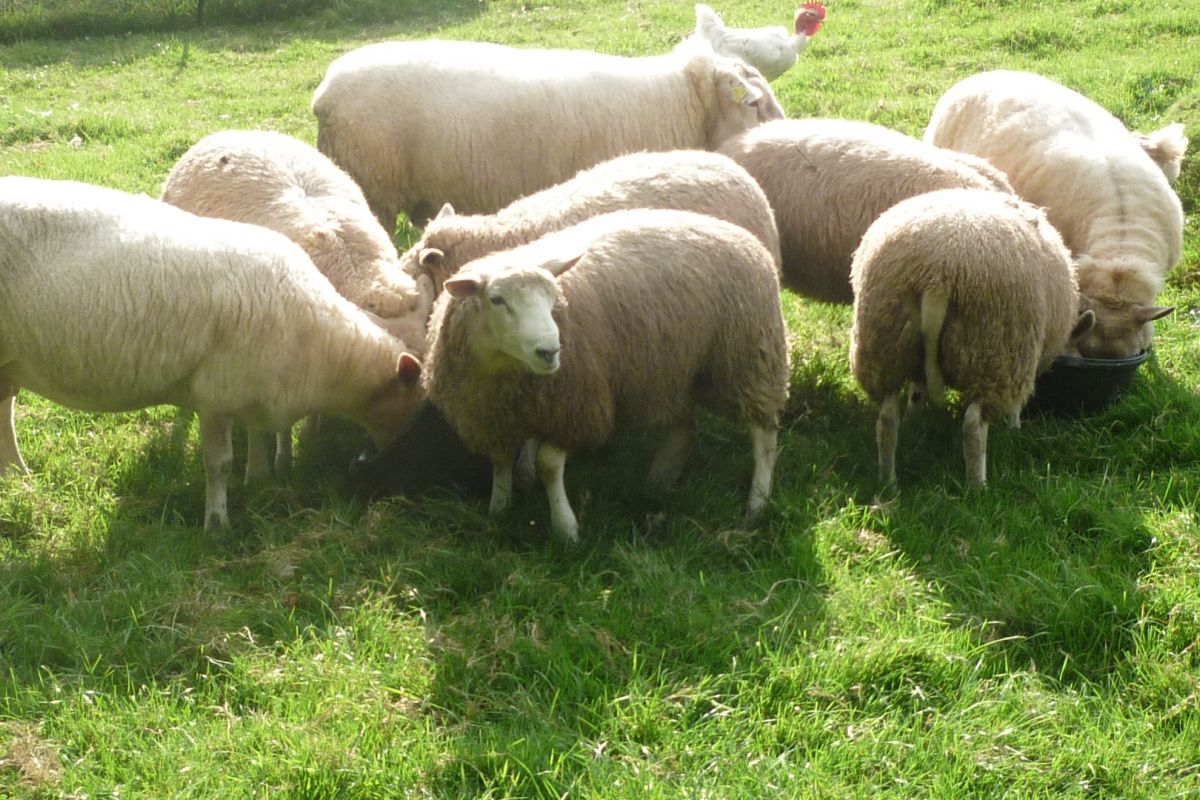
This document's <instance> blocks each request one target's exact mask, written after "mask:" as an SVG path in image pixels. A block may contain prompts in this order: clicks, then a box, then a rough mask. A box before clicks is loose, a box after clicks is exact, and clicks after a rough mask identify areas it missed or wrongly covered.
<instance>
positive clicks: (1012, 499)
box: [882, 360, 1200, 684]
mask: <svg viewBox="0 0 1200 800" xmlns="http://www.w3.org/2000/svg"><path fill="white" fill-rule="evenodd" d="M937 416H938V417H940V418H937V419H931V418H926V419H921V420H918V421H915V424H913V425H910V426H905V425H902V427H901V453H905V454H906V456H905V457H904V458H902V459H901V460H900V463H901V466H900V468H899V480H900V485H901V492H900V495H899V497H898V498H897V499H896V500H895V501H894V502H893V503H892V504H891V505H890V507H889V513H888V515H887V522H886V523H885V525H884V530H883V531H882V532H883V533H885V534H886V535H887V536H888V537H889V538H890V539H891V541H893V542H894V543H895V544H896V545H897V546H899V547H900V548H901V549H902V551H903V552H904V554H905V556H906V557H907V560H908V561H909V563H911V564H912V565H913V567H914V569H916V570H917V571H918V572H919V573H920V574H921V575H922V577H923V578H924V579H926V580H928V581H930V582H932V583H933V584H935V585H937V586H938V587H939V588H940V594H941V597H942V598H943V599H944V600H945V601H946V602H948V603H949V604H950V605H951V606H952V608H953V609H954V612H953V613H954V614H955V616H956V617H957V618H958V620H959V622H960V623H961V624H963V625H966V626H968V627H970V628H978V629H979V630H980V631H981V641H982V642H984V643H986V644H987V645H988V647H987V650H988V652H989V653H990V656H991V658H992V661H993V663H994V665H995V666H996V668H997V669H1008V668H1011V667H1017V668H1028V669H1032V670H1034V671H1035V672H1038V673H1041V674H1043V675H1048V676H1052V677H1054V678H1057V679H1060V680H1063V681H1066V682H1068V683H1073V682H1076V681H1081V682H1083V683H1085V684H1087V683H1093V684H1094V683H1102V682H1104V681H1105V679H1106V677H1107V676H1108V675H1110V674H1111V673H1113V672H1114V671H1116V670H1118V669H1120V668H1122V666H1123V665H1124V664H1125V662H1126V659H1127V657H1128V656H1129V655H1130V654H1131V650H1132V648H1133V646H1134V643H1135V638H1136V636H1137V633H1138V626H1139V620H1140V619H1141V617H1142V615H1143V613H1144V604H1145V603H1146V600H1147V598H1146V596H1145V594H1144V592H1143V591H1142V589H1141V588H1140V587H1141V584H1142V581H1143V579H1144V577H1145V576H1146V575H1147V574H1148V572H1149V571H1150V570H1151V568H1152V561H1153V556H1152V551H1153V549H1154V547H1155V544H1156V527H1155V521H1154V519H1152V516H1153V515H1154V514H1155V512H1156V510H1157V509H1161V508H1164V507H1190V506H1191V505H1192V504H1194V502H1195V500H1196V498H1197V495H1198V493H1200V473H1198V472H1197V470H1196V467H1197V465H1198V464H1200V401H1198V400H1197V398H1196V397H1195V396H1194V394H1193V393H1192V392H1191V391H1190V390H1189V389H1187V388H1186V387H1184V386H1181V385H1179V384H1178V383H1177V382H1176V381H1174V380H1173V379H1172V378H1171V377H1170V376H1169V375H1167V374H1165V373H1164V372H1163V371H1162V370H1161V369H1159V368H1158V366H1157V363H1156V362H1154V361H1153V360H1152V361H1151V362H1148V363H1147V365H1146V366H1145V367H1143V370H1142V373H1141V374H1140V376H1139V377H1138V379H1137V381H1136V383H1135V385H1134V387H1133V388H1132V389H1131V391H1130V393H1129V394H1128V395H1127V396H1126V397H1125V398H1123V399H1122V400H1121V401H1120V402H1119V403H1117V404H1115V405H1114V406H1112V407H1110V408H1109V409H1107V410H1106V411H1104V412H1102V413H1100V414H1098V415H1096V416H1093V417H1090V418H1085V419H1078V420H1072V419H1065V418H1059V417H1053V416H1047V417H1039V418H1034V419H1031V420H1027V421H1025V422H1024V423H1023V424H1022V428H1021V430H1019V431H1013V430H1010V429H1006V428H1004V427H1003V426H999V425H997V426H993V428H992V432H991V435H990V437H989V453H988V469H989V488H988V489H987V490H986V491H985V492H976V491H968V490H967V489H966V487H965V486H964V483H963V477H962V459H961V455H957V454H956V453H954V454H951V453H953V448H957V447H958V446H959V443H960V441H961V427H960V425H961V420H960V419H959V417H958V416H957V415H956V416H953V417H951V415H950V414H946V413H944V412H943V413H940V414H938V415H937ZM1185 420H1197V421H1198V422H1191V423H1189V422H1186V421H1185ZM934 425H938V426H941V427H942V430H941V431H940V432H934V431H932V430H931V429H930V426H934ZM906 427H907V428H909V430H908V431H906ZM947 439H950V440H952V441H947ZM906 440H907V441H906ZM931 441H932V442H934V445H933V447H934V448H936V449H937V450H941V451H944V452H947V453H948V456H947V457H942V458H938V459H937V462H938V463H936V464H931V463H930V459H928V458H920V459H919V460H917V459H916V457H919V456H928V455H929V452H930V446H929V445H930V442H931ZM906 462H907V463H906Z"/></svg>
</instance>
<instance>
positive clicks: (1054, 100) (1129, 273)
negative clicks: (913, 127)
mask: <svg viewBox="0 0 1200 800" xmlns="http://www.w3.org/2000/svg"><path fill="white" fill-rule="evenodd" d="M925 141H927V142H929V143H931V144H935V145H938V146H939V147H949V148H953V149H955V150H961V151H963V152H966V153H972V154H974V155H977V156H981V157H983V158H986V159H987V160H988V161H990V162H991V163H992V164H993V165H995V166H996V167H998V168H999V169H1001V170H1003V171H1004V173H1005V174H1006V175H1007V176H1008V179H1009V181H1010V182H1011V183H1012V186H1013V189H1014V190H1015V191H1016V192H1017V194H1019V195H1020V196H1021V197H1023V198H1024V199H1026V200H1028V201H1029V202H1030V203H1033V204H1034V205H1037V206H1041V207H1042V208H1044V209H1045V210H1046V215H1047V216H1048V217H1049V218H1050V222H1051V224H1053V225H1054V227H1055V228H1057V229H1058V232H1059V233H1060V234H1062V238H1063V241H1064V242H1066V244H1067V247H1068V248H1070V250H1071V253H1072V254H1073V255H1074V257H1075V261H1076V264H1077V267H1076V270H1077V280H1078V283H1079V291H1080V292H1081V293H1082V294H1083V295H1084V296H1085V297H1087V298H1089V299H1090V300H1091V303H1092V307H1093V309H1094V310H1095V312H1096V325H1095V327H1094V328H1093V329H1092V331H1091V332H1090V333H1089V334H1088V335H1087V336H1085V337H1084V338H1083V339H1081V340H1080V342H1079V350H1080V352H1081V353H1082V354H1083V355H1085V356H1091V357H1096V358H1124V357H1128V356H1132V355H1136V354H1137V353H1139V352H1141V351H1143V350H1145V349H1146V348H1148V347H1149V346H1150V342H1151V339H1152V337H1153V335H1154V324H1153V321H1154V320H1156V319H1160V318H1161V317H1163V316H1165V315H1167V314H1169V313H1170V312H1171V311H1172V310H1173V309H1171V308H1162V307H1158V306H1155V305H1154V299H1155V297H1156V296H1157V295H1158V293H1159V291H1161V290H1162V287H1163V283H1164V282H1165V280H1166V276H1167V273H1168V272H1169V271H1170V270H1171V267H1173V266H1174V265H1175V263H1176V262H1177V261H1179V257H1180V252H1181V250H1182V247H1183V209H1182V207H1181V206H1180V203H1179V198H1178V197H1177V196H1176V195H1175V192H1174V191H1173V190H1172V189H1171V184H1170V180H1169V179H1170V178H1172V177H1173V176H1176V175H1178V174H1179V161H1180V159H1182V157H1183V153H1184V150H1185V148H1186V146H1187V140H1186V139H1184V138H1183V133H1182V128H1181V127H1172V126H1167V127H1166V128H1163V129H1162V130H1160V131H1158V132H1156V133H1155V134H1151V135H1150V136H1149V137H1146V138H1145V139H1142V138H1139V137H1138V136H1137V135H1135V134H1132V133H1130V131H1129V130H1128V129H1126V127H1125V126H1124V125H1123V124H1122V123H1121V121H1120V120H1118V119H1117V118H1116V117H1114V116H1113V115H1112V114H1110V113H1108V111H1106V110H1104V109H1103V108H1101V107H1100V106H1099V105H1097V104H1096V103H1094V102H1092V101H1091V100H1089V99H1088V98H1086V97H1084V96H1083V95H1081V94H1079V93H1078V92H1075V91H1073V90H1071V89H1068V88H1066V87H1065V86H1062V85H1061V84H1058V83H1055V82H1054V81H1052V80H1049V79H1047V78H1043V77H1041V76H1039V75H1033V74H1030V73H1026V72H1008V71H995V72H983V73H980V74H978V75H973V76H971V77H969V78H966V79H964V80H962V81H960V82H959V83H957V84H955V85H954V86H953V87H951V88H950V90H949V91H947V92H946V94H944V95H943V96H942V98H941V99H940V100H938V102H937V105H936V106H935V107H934V109H933V117H932V119H931V120H930V122H929V127H928V128H927V129H926V131H925ZM1156 159H1157V160H1156Z"/></svg>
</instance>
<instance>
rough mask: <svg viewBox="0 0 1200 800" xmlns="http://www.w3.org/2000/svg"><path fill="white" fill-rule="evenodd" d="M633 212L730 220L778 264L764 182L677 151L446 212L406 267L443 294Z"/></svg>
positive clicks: (717, 158)
mask: <svg viewBox="0 0 1200 800" xmlns="http://www.w3.org/2000/svg"><path fill="white" fill-rule="evenodd" d="M627 208H674V209H678V210H680V211H695V212H697V213H701V214H707V215H709V216H712V217H717V218H719V219H724V220H727V221H729V222H732V223H734V224H735V225H740V226H742V227H743V228H745V229H747V230H748V231H750V232H751V233H753V234H754V235H755V236H756V237H758V240H759V241H761V242H762V243H763V246H764V247H766V248H767V250H768V252H770V253H771V254H772V256H773V257H774V259H775V261H776V263H778V262H779V234H778V233H777V232H776V230H775V217H774V215H773V214H772V212H771V206H770V204H769V203H768V202H767V198H766V195H764V194H763V191H762V188H761V187H759V185H758V183H756V182H755V180H754V179H753V178H751V177H750V176H749V175H748V174H746V171H745V170H744V169H742V168H741V167H739V166H738V165H737V164H735V163H733V162H732V161H731V160H729V159H728V158H726V157H725V156H722V155H718V154H717V153H710V152H707V151H705V150H672V151H668V152H664V153H631V154H629V155H624V156H618V157H616V158H614V159H611V160H610V161H605V162H603V163H601V164H598V165H596V166H594V167H591V168H590V169H587V170H584V171H582V172H580V173H579V174H578V175H576V176H575V177H574V178H572V179H570V180H568V181H566V182H564V183H560V184H557V185H555V186H551V187H550V188H548V189H543V190H542V191H540V192H537V193H535V194H531V195H529V196H528V197H523V198H521V199H520V200H516V201H514V202H513V203H511V204H510V205H508V206H506V207H505V208H503V209H501V210H500V211H497V212H496V213H495V214H486V215H484V214H479V215H463V214H455V213H454V210H453V209H452V208H451V207H450V206H443V208H442V211H441V212H440V213H439V214H438V215H437V217H435V218H434V219H433V220H432V221H430V223H429V224H428V225H427V226H426V227H425V230H424V231H423V232H422V235H421V239H420V241H418V242H417V243H416V244H415V245H413V246H412V247H411V248H410V249H409V250H408V252H407V253H405V254H404V255H403V256H402V257H401V264H402V265H403V267H404V269H406V270H408V271H409V272H411V273H412V274H414V275H421V274H427V275H429V276H430V277H431V278H432V279H433V282H434V285H435V286H436V287H437V290H438V291H441V287H442V283H443V282H444V281H445V280H446V278H448V277H450V276H451V275H453V274H454V273H455V272H457V271H458V269H459V267H461V266H462V265H463V264H465V263H467V262H468V261H471V260H473V259H476V258H479V257H480V256H484V255H487V254H488V253H492V252H495V251H497V250H507V249H508V248H510V247H515V246H517V245H519V244H525V243H526V242H531V241H533V240H534V239H537V238H538V237H540V236H542V235H544V234H546V233H549V232H551V231H555V230H559V229H561V228H566V227H569V226H571V225H574V224H576V223H578V222H582V221H583V220H585V219H588V218H589V217H594V216H597V215H598V214H603V213H606V212H609V211H620V210H622V209H627Z"/></svg>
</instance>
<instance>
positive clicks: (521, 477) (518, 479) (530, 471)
mask: <svg viewBox="0 0 1200 800" xmlns="http://www.w3.org/2000/svg"><path fill="white" fill-rule="evenodd" d="M537 451H538V440H537V439H526V440H525V443H524V444H523V445H521V452H519V453H517V465H516V468H515V471H514V472H513V482H514V483H516V485H517V488H519V489H521V490H522V491H524V490H526V489H528V488H529V487H530V486H533V482H534V481H535V480H537Z"/></svg>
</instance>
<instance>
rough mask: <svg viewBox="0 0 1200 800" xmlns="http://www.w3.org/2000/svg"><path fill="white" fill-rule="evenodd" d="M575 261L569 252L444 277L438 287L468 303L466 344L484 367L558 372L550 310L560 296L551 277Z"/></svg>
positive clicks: (558, 346)
mask: <svg viewBox="0 0 1200 800" xmlns="http://www.w3.org/2000/svg"><path fill="white" fill-rule="evenodd" d="M578 260H579V256H578V255H575V256H573V257H570V258H566V259H560V258H552V259H548V260H545V261H542V262H540V263H538V264H536V265H534V266H523V265H508V266H500V267H499V268H498V269H488V270H479V269H474V268H472V267H470V266H468V267H466V268H464V269H463V270H462V271H460V272H459V273H457V274H456V275H454V277H452V278H450V279H449V280H447V281H446V283H445V285H444V288H445V290H446V292H447V293H448V294H449V295H450V296H451V297H453V298H455V300H456V301H457V302H465V303H470V304H471V307H472V311H473V312H474V317H475V325H474V328H473V334H472V335H473V338H472V345H473V347H474V350H475V352H476V355H478V356H479V357H480V358H481V360H482V361H483V362H484V363H485V364H486V365H489V366H490V367H491V368H492V369H493V370H494V371H502V370H504V369H506V368H508V369H511V368H513V366H516V367H517V368H518V369H521V368H523V369H527V370H529V371H530V372H532V373H534V374H535V375H550V374H553V373H554V372H556V371H557V370H558V368H559V364H560V359H559V352H560V350H561V342H560V339H559V330H558V322H557V321H556V320H555V319H554V311H555V309H556V308H557V307H559V306H560V305H561V302H562V297H561V295H560V293H559V288H558V283H557V282H556V281H555V275H557V274H559V273H561V272H562V271H564V270H566V269H569V268H570V267H571V266H572V265H574V263H575V262H576V261H578ZM514 362H516V363H515V365H514Z"/></svg>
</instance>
